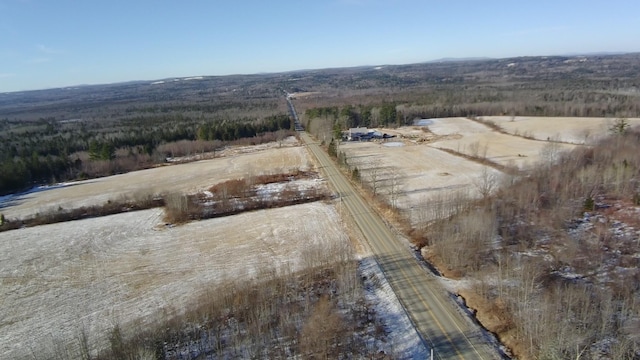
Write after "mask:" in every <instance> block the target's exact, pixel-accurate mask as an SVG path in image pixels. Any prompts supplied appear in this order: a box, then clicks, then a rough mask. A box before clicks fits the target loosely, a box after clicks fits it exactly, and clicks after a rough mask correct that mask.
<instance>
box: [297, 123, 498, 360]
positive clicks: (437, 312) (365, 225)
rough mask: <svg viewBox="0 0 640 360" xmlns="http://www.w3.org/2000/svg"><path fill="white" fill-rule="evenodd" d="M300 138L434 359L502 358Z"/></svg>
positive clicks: (327, 161) (325, 158)
mask: <svg viewBox="0 0 640 360" xmlns="http://www.w3.org/2000/svg"><path fill="white" fill-rule="evenodd" d="M299 134H300V138H301V139H302V141H303V142H304V144H305V145H306V146H307V148H308V149H309V151H310V152H311V153H312V154H313V156H315V158H316V159H317V160H318V163H319V166H320V167H321V168H322V169H323V171H324V173H325V176H326V177H327V179H328V180H329V182H330V184H331V186H332V187H333V188H334V190H335V191H336V192H337V194H338V196H339V197H340V201H341V206H343V208H346V209H347V210H348V211H349V213H350V214H351V216H352V218H353V220H354V222H355V223H356V224H357V226H358V228H359V229H360V231H361V233H362V235H363V236H364V238H365V239H366V240H367V243H368V244H369V247H370V249H371V251H372V252H373V253H374V255H375V258H376V260H377V262H378V264H379V265H380V268H381V269H382V272H383V273H384V275H385V277H386V279H387V281H388V282H389V284H390V285H391V288H392V289H393V291H394V292H395V293H396V296H397V297H398V299H399V300H400V302H401V304H402V305H403V307H404V308H405V311H406V312H407V313H408V315H409V318H410V319H411V321H412V322H413V325H414V327H415V328H416V329H417V331H418V332H419V333H420V335H421V336H422V338H423V340H424V341H425V342H426V344H427V345H428V346H429V347H430V348H432V349H433V350H434V358H436V359H501V358H502V357H501V356H500V355H499V353H498V351H497V350H496V349H495V348H494V347H493V346H492V345H490V343H489V342H488V341H487V340H486V339H485V338H484V334H483V332H482V330H481V329H480V328H479V327H478V326H477V325H475V324H473V322H472V321H471V319H470V318H469V317H468V316H467V315H464V314H463V310H462V309H461V308H460V307H459V306H457V305H456V304H455V303H454V302H453V300H451V299H450V298H449V295H448V294H447V292H446V291H445V290H444V288H443V287H442V286H441V285H440V284H439V283H438V280H437V279H436V278H435V276H434V275H432V274H430V273H429V272H427V270H425V269H424V268H423V267H422V265H420V263H419V262H418V260H417V259H416V258H415V257H414V255H413V254H412V250H411V249H410V247H409V245H408V244H406V243H404V242H403V241H402V240H401V239H399V238H398V237H397V236H395V235H394V234H393V232H392V231H391V230H390V229H389V227H388V226H387V225H386V224H385V222H384V221H383V220H382V218H381V217H380V215H379V214H378V213H377V212H376V211H374V210H373V208H372V207H371V206H369V204H368V203H367V202H366V201H365V200H364V199H363V198H362V196H361V195H360V194H359V193H358V192H357V191H356V190H355V189H354V187H353V185H352V184H351V183H350V182H349V181H348V180H347V178H346V177H345V176H344V175H343V174H342V173H341V172H340V170H339V169H338V168H337V166H336V164H335V163H334V162H333V160H332V159H331V158H329V155H328V154H327V153H326V152H325V151H324V150H323V149H321V148H320V146H319V145H318V143H317V142H315V141H314V140H312V139H311V137H310V136H309V134H307V133H306V132H300V133H299Z"/></svg>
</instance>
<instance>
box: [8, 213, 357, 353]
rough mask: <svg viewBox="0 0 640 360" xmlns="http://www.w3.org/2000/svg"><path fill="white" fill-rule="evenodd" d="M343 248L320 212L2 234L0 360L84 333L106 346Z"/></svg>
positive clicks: (130, 219) (158, 217)
mask: <svg viewBox="0 0 640 360" xmlns="http://www.w3.org/2000/svg"><path fill="white" fill-rule="evenodd" d="M303 216H304V218H306V219H314V221H302V217H303ZM346 241H348V239H347V237H346V235H345V231H344V230H343V228H342V225H341V222H340V218H339V215H338V214H337V212H336V211H335V208H334V207H333V206H332V205H329V204H325V203H323V202H315V203H310V204H304V205H296V206H290V207H286V208H279V209H271V210H262V211H255V212H250V213H244V214H240V215H236V216H231V217H224V218H218V219H211V220H206V221H199V222H192V223H189V224H186V225H183V226H178V227H166V226H165V225H164V224H163V222H162V210H160V209H152V210H145V211H138V212H131V213H123V214H118V215H112V216H105V217H101V218H93V219H86V220H80V221H74V222H67V223H59V224H52V225H44V226H37V227H33V228H26V229H21V230H14V231H8V232H3V233H0V254H1V255H0V256H2V258H1V260H0V264H1V265H0V279H1V280H2V283H1V287H0V304H2V306H1V307H0V333H2V336H1V337H0V358H2V359H18V358H29V356H30V354H31V353H35V354H38V355H39V358H42V357H47V356H45V355H46V354H47V353H46V351H55V350H56V349H59V348H58V345H55V346H54V344H63V343H64V341H69V340H71V341H72V342H73V341H77V340H78V339H79V338H80V333H81V331H83V329H84V330H85V331H86V333H87V334H88V336H89V338H90V340H91V341H92V342H93V341H98V342H104V341H105V337H104V336H105V335H106V334H105V331H108V330H110V329H111V328H113V326H114V325H116V324H120V325H122V326H123V328H124V327H126V325H131V324H134V323H137V324H141V325H144V324H148V323H151V322H153V319H154V318H155V317H154V315H155V314H162V313H168V314H172V313H174V312H177V313H180V312H181V311H182V310H184V309H183V308H182V307H183V306H184V305H185V304H188V303H190V300H192V299H196V298H197V297H198V296H199V295H201V294H203V293H204V291H206V290H210V289H212V288H215V285H216V284H218V283H220V282H221V281H223V280H224V279H225V278H234V279H242V278H252V277H255V276H258V275H259V274H260V272H261V271H264V270H266V269H272V268H278V267H287V269H291V270H296V269H300V268H301V267H303V266H304V265H305V263H304V258H305V252H309V251H313V250H310V249H318V247H324V246H328V245H330V244H331V243H338V242H346ZM307 256H308V255H307ZM52 355H53V354H52Z"/></svg>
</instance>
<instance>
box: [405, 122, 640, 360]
mask: <svg viewBox="0 0 640 360" xmlns="http://www.w3.org/2000/svg"><path fill="white" fill-rule="evenodd" d="M639 181H640V131H630V132H629V133H627V134H625V135H618V136H612V137H610V138H608V139H605V140H602V141H600V142H599V143H598V144H596V145H595V146H594V147H592V148H580V149H576V150H574V151H573V152H571V153H569V154H566V155H563V156H561V157H560V158H559V159H558V161H557V163H549V164H542V165H541V166H539V167H537V168H536V169H534V170H533V171H532V172H531V173H529V174H528V175H527V176H524V177H521V178H520V179H518V180H516V181H514V182H513V183H512V185H510V186H507V187H503V188H501V189H500V190H499V191H498V192H497V193H496V194H495V195H494V196H492V197H491V198H487V199H484V200H481V201H475V202H472V203H470V205H469V206H466V207H463V208H459V209H456V208H454V207H453V205H449V206H450V208H449V209H448V210H445V211H441V213H442V214H443V216H442V217H440V218H439V219H437V221H436V222H435V223H434V224H431V225H430V226H428V227H426V229H427V230H426V231H425V236H423V238H426V239H428V241H423V240H421V239H423V238H420V237H419V234H418V235H416V236H415V237H416V238H417V239H418V242H419V245H423V244H424V242H426V248H425V253H426V254H427V257H429V259H431V260H433V261H434V263H435V264H436V265H437V266H438V267H439V268H440V269H443V273H445V274H446V275H451V276H454V277H458V276H462V275H465V276H466V277H468V278H475V279H476V280H477V281H478V283H477V284H476V286H475V287H474V288H473V289H472V290H467V291H464V290H463V291H462V294H463V295H464V297H465V299H466V300H467V304H468V305H469V306H470V307H471V308H473V309H476V310H477V314H478V315H477V317H478V319H479V320H480V321H481V322H482V323H483V325H484V326H485V327H486V328H488V329H489V330H490V331H493V332H495V333H497V334H498V336H499V338H500V339H501V340H502V341H503V342H504V343H505V344H506V345H508V346H509V347H510V348H511V349H512V351H513V353H514V354H515V355H516V356H517V357H518V358H522V359H540V358H543V359H554V358H579V357H581V356H582V357H588V358H600V357H603V356H604V357H608V358H616V359H618V358H623V359H627V358H629V359H631V358H636V357H637V356H638V354H639V351H640V342H639V341H638V340H639V339H638V338H637V337H636V336H631V335H630V333H629V332H628V331H627V330H624V326H625V325H622V324H623V323H624V324H627V323H629V324H630V323H632V322H633V321H635V320H634V319H637V318H638V314H639V311H640V307H639V306H638V303H637V296H638V291H640V287H638V286H635V285H632V284H634V282H635V280H634V279H636V278H638V277H639V276H640V271H638V268H637V265H638V264H637V262H636V261H634V260H633V259H632V257H633V255H632V254H635V253H637V246H635V248H634V246H633V245H631V243H632V242H634V241H635V243H636V244H637V241H638V240H637V239H635V240H633V239H631V238H629V236H627V235H625V236H620V235H615V234H614V233H613V232H612V228H613V227H614V225H615V224H619V221H621V220H627V221H629V223H630V224H636V223H637V221H634V220H633V216H629V214H631V213H630V212H629V211H632V212H633V213H634V214H635V213H636V212H635V211H636V210H635V205H633V204H634V199H635V197H636V196H637V192H638V188H639V187H638V186H639V185H638V184H639ZM587 199H593V201H594V205H590V206H591V207H593V209H592V210H591V216H593V217H597V219H598V220H597V221H595V223H593V224H592V227H591V228H590V229H591V230H589V231H587V232H585V233H584V234H582V235H570V230H571V228H572V227H573V226H574V224H575V222H576V219H581V218H582V213H583V212H584V207H585V204H586V200H587ZM623 204H626V205H623ZM623 209H624V210H623ZM630 209H631V210H630ZM629 219H631V220H629ZM579 221H582V220H579ZM630 224H629V225H630ZM631 226H633V225H631ZM636 237H637V235H636ZM630 241H631V242H630ZM543 254H544V255H545V256H543ZM617 268H623V269H624V271H622V272H614V271H613V270H615V269H617ZM567 269H570V270H569V271H570V276H572V277H568V278H567V277H564V276H563V275H561V274H562V272H565V271H567ZM571 273H576V274H577V275H576V276H574V275H571ZM599 276H604V278H601V277H599ZM486 278H489V279H490V280H491V281H487V280H486ZM602 279H605V280H602ZM612 339H615V341H614V340H612ZM605 343H607V344H609V345H606V346H605V345H603V344H605Z"/></svg>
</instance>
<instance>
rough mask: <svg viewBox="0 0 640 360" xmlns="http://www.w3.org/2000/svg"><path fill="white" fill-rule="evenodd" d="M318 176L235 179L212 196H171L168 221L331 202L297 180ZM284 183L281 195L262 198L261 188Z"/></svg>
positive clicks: (214, 190)
mask: <svg viewBox="0 0 640 360" xmlns="http://www.w3.org/2000/svg"><path fill="white" fill-rule="evenodd" d="M315 176H316V174H313V173H310V172H304V171H300V170H296V171H293V172H290V173H280V174H265V175H258V176H253V177H249V178H245V179H232V180H228V181H225V182H222V183H219V184H216V185H214V186H212V187H211V188H209V192H210V193H211V195H210V196H209V195H206V194H205V193H198V194H193V195H185V194H170V195H168V196H167V198H166V201H165V203H166V206H165V221H167V222H169V223H175V224H180V223H184V222H187V221H191V220H201V219H209V218H214V217H219V216H228V215H234V214H238V213H240V212H244V211H252V210H259V209H267V208H276V207H283V206H289V205H295V204H302V203H305V202H312V201H318V200H323V199H327V198H329V196H330V194H329V193H328V192H327V191H326V190H324V189H320V188H317V187H313V188H309V189H300V188H299V187H298V186H297V185H296V184H295V182H293V181H294V180H300V179H305V178H311V177H315ZM273 183H284V187H283V188H282V189H281V190H280V191H279V192H278V193H277V194H270V195H268V196H258V194H257V188H258V186H260V185H266V184H273Z"/></svg>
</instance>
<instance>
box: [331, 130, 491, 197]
mask: <svg viewBox="0 0 640 360" xmlns="http://www.w3.org/2000/svg"><path fill="white" fill-rule="evenodd" d="M340 150H341V151H344V152H345V153H346V154H347V159H348V161H349V164H351V165H352V166H357V167H358V169H359V170H360V172H361V175H360V176H361V178H362V179H363V180H364V181H370V174H371V170H368V169H370V168H371V167H374V166H376V167H378V168H380V169H382V170H380V174H379V175H378V176H379V178H380V180H379V182H380V186H379V192H380V193H381V194H383V195H387V193H388V192H389V191H390V188H389V186H387V185H388V181H387V180H385V179H388V178H389V177H390V176H393V175H389V174H395V176H397V181H398V183H399V194H400V196H399V197H398V199H397V205H398V207H399V208H401V209H411V208H418V207H421V206H422V205H423V204H424V203H426V202H427V201H428V200H429V199H432V198H434V197H438V196H444V195H445V194H450V193H453V192H456V191H461V190H465V189H466V190H469V191H470V192H474V191H476V190H475V188H474V182H475V181H477V179H478V177H479V176H480V174H481V173H482V171H483V169H486V171H487V172H488V173H489V174H494V175H496V176H498V175H499V174H500V172H499V171H497V170H495V169H493V168H490V167H487V166H485V165H482V164H478V163H476V162H473V161H470V160H467V159H465V158H462V157H459V156H455V155H452V154H449V153H447V152H445V151H442V150H438V149H436V148H433V147H431V146H427V145H424V144H421V145H416V144H413V143H409V144H407V145H406V146H391V147H388V146H384V143H376V142H351V143H346V142H345V143H342V144H341V146H340ZM382 173H384V174H382ZM385 181H387V183H385Z"/></svg>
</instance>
